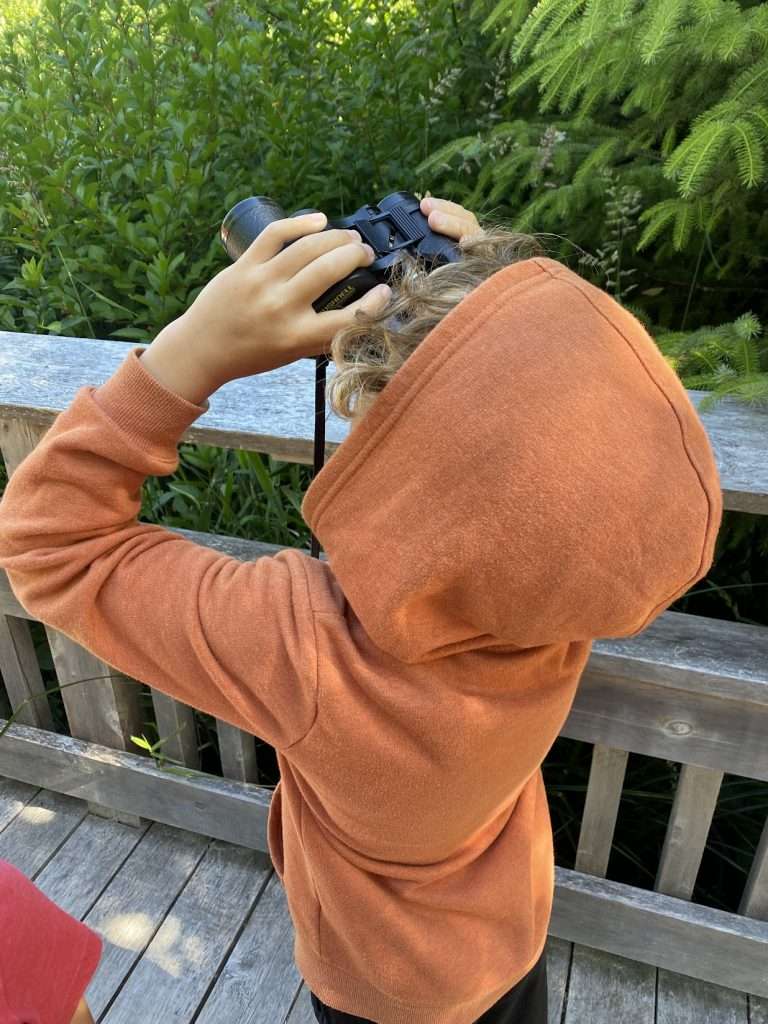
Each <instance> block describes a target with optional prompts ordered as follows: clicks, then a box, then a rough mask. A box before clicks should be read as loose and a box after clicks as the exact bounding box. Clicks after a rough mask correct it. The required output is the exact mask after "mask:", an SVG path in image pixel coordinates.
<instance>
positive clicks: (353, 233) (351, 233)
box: [347, 230, 363, 242]
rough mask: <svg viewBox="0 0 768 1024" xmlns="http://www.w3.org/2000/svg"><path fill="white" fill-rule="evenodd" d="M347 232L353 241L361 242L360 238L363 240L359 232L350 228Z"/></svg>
mask: <svg viewBox="0 0 768 1024" xmlns="http://www.w3.org/2000/svg"><path fill="white" fill-rule="evenodd" d="M347 234H348V235H349V237H350V238H351V239H352V240H353V241H354V242H362V240H363V236H362V235H361V234H360V232H359V231H352V230H350V231H347Z"/></svg>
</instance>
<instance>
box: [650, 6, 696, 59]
mask: <svg viewBox="0 0 768 1024" xmlns="http://www.w3.org/2000/svg"><path fill="white" fill-rule="evenodd" d="M687 6H688V0H653V2H652V3H650V4H649V5H648V9H647V11H645V12H644V13H645V14H646V15H647V16H648V27H647V28H646V30H645V32H644V34H643V35H642V36H641V37H640V39H639V40H638V48H639V52H640V59H641V60H642V62H643V64H652V63H653V61H654V60H655V59H656V57H657V55H658V54H659V53H660V52H661V50H662V49H663V48H664V46H665V44H667V43H669V41H670V38H671V37H672V36H673V35H674V32H675V29H676V28H677V26H678V25H679V24H680V22H681V21H682V20H683V18H684V17H685V13H686V8H687Z"/></svg>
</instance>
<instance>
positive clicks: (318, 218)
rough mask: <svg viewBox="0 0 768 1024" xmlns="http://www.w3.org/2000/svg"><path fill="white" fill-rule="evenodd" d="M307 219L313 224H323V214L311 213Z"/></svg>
mask: <svg viewBox="0 0 768 1024" xmlns="http://www.w3.org/2000/svg"><path fill="white" fill-rule="evenodd" d="M309 219H310V221H311V222H312V223H313V224H323V223H324V222H325V214H324V213H311V214H310V215H309Z"/></svg>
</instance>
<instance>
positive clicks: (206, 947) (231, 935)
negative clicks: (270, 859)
mask: <svg viewBox="0 0 768 1024" xmlns="http://www.w3.org/2000/svg"><path fill="white" fill-rule="evenodd" d="M264 860H265V858H264V855H263V854H260V853H258V852H257V851H254V850H247V849H246V848H245V847H242V846H241V847H237V846H233V845H231V844H229V843H224V842H222V841H221V840H214V841H213V842H212V843H211V844H210V845H209V846H208V848H207V849H206V851H205V854H204V855H203V857H202V859H201V860H200V861H199V863H198V864H197V866H196V867H195V870H194V872H193V874H192V876H191V878H190V879H189V881H188V882H187V884H186V886H185V887H184V889H183V890H182V891H181V894H180V895H179V897H178V899H177V900H176V902H175V903H174V904H173V906H172V907H171V908H170V910H169V911H168V913H167V915H166V917H165V920H164V921H163V923H162V924H161V926H160V928H159V929H158V930H157V932H156V933H155V935H154V936H153V938H152V941H151V942H150V943H149V945H148V946H147V948H146V950H145V951H144V954H143V956H142V957H141V959H140V960H139V961H138V963H137V964H136V966H135V968H134V970H133V971H132V972H131V974H130V976H129V977H128V980H127V981H126V983H125V984H124V985H123V987H122V988H121V989H120V991H119V992H118V994H117V997H116V998H115V1000H114V1002H113V1003H112V1004H111V1006H110V1007H109V1009H108V1010H107V1012H106V1014H105V1016H104V1017H103V1018H101V1020H102V1021H103V1022H104V1024H136V1021H142V1020H144V1021H150V1020H152V1021H165V1020H168V1021H175V1022H176V1024H181V1022H182V1021H183V1022H188V1021H191V1020H192V1019H193V1018H194V1017H195V1016H196V1014H197V1013H198V1010H199V1009H200V1007H201V1006H202V1005H203V1003H204V1001H205V999H206V997H207V994H208V991H209V990H210V988H211V987H212V986H213V984H214V983H215V981H216V978H217V975H218V972H219V970H220V968H221V967H222V966H223V964H224V963H225V961H226V959H227V957H228V955H229V951H230V949H231V948H232V946H233V945H234V943H235V942H236V940H237V938H238V936H239V933H240V930H241V928H242V926H243V924H244V923H245V921H246V919H247V917H248V915H249V913H250V911H251V908H252V906H253V904H254V903H255V902H256V900H257V898H258V896H259V893H260V891H261V889H262V887H263V884H264V881H265V880H266V878H267V876H268V875H269V873H270V871H271V870H272V869H271V868H268V867H265V866H264Z"/></svg>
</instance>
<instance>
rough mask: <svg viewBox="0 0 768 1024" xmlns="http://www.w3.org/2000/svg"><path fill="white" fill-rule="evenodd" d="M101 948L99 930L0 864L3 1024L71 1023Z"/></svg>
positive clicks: (0, 1000)
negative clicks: (83, 921)
mask: <svg viewBox="0 0 768 1024" xmlns="http://www.w3.org/2000/svg"><path fill="white" fill-rule="evenodd" d="M101 948H102V941H101V939H100V938H99V936H98V935H97V934H96V932H94V931H91V929H90V928H88V927H87V926H86V925H84V924H82V923H81V922H80V921H77V920H76V919H75V918H74V917H72V916H71V915H70V914H67V913H66V912H65V911H63V910H62V909H61V907H58V906H57V905H56V904H55V903H54V902H53V901H52V900H50V899H48V897H47V896H46V895H45V894H44V893H42V892H41V891H40V889H38V888H37V886H36V885H35V884H34V883H33V882H31V881H30V880H29V879H28V878H27V877H26V875H24V874H22V872H21V871H19V870H18V869H17V868H15V867H14V866H13V865H12V864H9V863H8V861H0V1024H70V1021H71V1020H72V1017H73V1016H74V1013H75V1010H76V1009H77V1004H78V1003H79V1002H80V1000H81V999H82V997H83V994H84V992H85V990H86V988H87V987H88V983H89V982H90V980H91V977H92V976H93V973H94V971H95V970H96V967H97V965H98V962H99V958H100V957H101Z"/></svg>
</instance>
